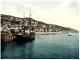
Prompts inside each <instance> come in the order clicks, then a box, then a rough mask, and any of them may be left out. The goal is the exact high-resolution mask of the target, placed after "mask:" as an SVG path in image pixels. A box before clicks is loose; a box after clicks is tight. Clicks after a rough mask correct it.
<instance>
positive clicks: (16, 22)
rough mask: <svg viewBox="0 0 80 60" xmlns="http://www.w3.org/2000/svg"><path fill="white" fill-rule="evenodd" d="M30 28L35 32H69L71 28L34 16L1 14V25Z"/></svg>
mask: <svg viewBox="0 0 80 60" xmlns="http://www.w3.org/2000/svg"><path fill="white" fill-rule="evenodd" d="M23 24H24V25H25V29H29V28H30V26H31V27H32V29H34V31H35V32H60V31H61V32H69V31H73V30H71V29H68V28H65V27H61V26H58V25H54V24H47V23H44V22H41V21H37V20H34V19H33V18H19V17H15V16H11V15H4V14H1V26H2V27H4V26H5V25H9V26H10V28H16V27H22V26H23ZM73 32H74V31H73Z"/></svg>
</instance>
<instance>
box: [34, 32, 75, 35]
mask: <svg viewBox="0 0 80 60" xmlns="http://www.w3.org/2000/svg"><path fill="white" fill-rule="evenodd" d="M73 33H75V32H73ZM35 34H36V35H56V34H69V33H68V32H35Z"/></svg>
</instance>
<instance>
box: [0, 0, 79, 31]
mask: <svg viewBox="0 0 80 60" xmlns="http://www.w3.org/2000/svg"><path fill="white" fill-rule="evenodd" d="M30 8H31V15H32V16H31V17H32V18H34V19H36V20H37V21H43V22H46V23H49V24H56V25H60V26H64V27H71V28H74V29H77V30H80V28H79V26H80V24H79V22H80V20H79V18H80V15H79V14H80V9H79V8H80V1H79V0H0V13H1V14H7V15H13V16H17V17H29V13H30Z"/></svg>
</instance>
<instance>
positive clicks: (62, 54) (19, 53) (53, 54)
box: [1, 33, 79, 59]
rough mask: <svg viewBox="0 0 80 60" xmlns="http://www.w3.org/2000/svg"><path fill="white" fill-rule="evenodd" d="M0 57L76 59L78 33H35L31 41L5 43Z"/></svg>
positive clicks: (77, 56) (77, 55)
mask: <svg viewBox="0 0 80 60" xmlns="http://www.w3.org/2000/svg"><path fill="white" fill-rule="evenodd" d="M1 58H14V59H16V58H20V59H27V58H28V59H34V58H35V59H41V58H42V59H52V58H53V59H66V58H67V59H68V58H69V59H78V58H79V35H78V34H75V33H74V34H73V35H72V36H68V35H67V34H60V35H36V39H35V40H34V41H33V42H27V43H24V44H21V45H20V44H17V43H16V42H11V43H7V44H6V45H5V47H4V51H2V56H1Z"/></svg>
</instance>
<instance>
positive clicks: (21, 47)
mask: <svg viewBox="0 0 80 60" xmlns="http://www.w3.org/2000/svg"><path fill="white" fill-rule="evenodd" d="M33 45H34V42H33V41H28V42H25V43H24V42H22V43H21V42H12V43H11V42H10V43H5V45H2V51H1V58H2V59H5V58H8V59H14V58H15V59H22V58H23V59H31V58H32V53H33Z"/></svg>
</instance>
